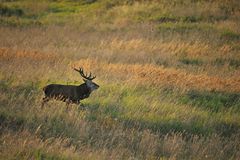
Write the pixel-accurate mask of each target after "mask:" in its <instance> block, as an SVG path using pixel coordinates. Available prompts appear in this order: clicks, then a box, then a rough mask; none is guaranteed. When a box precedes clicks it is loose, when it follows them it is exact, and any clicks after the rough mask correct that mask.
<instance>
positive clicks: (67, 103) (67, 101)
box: [66, 99, 71, 111]
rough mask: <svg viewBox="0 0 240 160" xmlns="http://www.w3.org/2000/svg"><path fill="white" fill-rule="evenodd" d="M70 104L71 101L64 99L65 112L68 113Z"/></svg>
mask: <svg viewBox="0 0 240 160" xmlns="http://www.w3.org/2000/svg"><path fill="white" fill-rule="evenodd" d="M70 103H71V101H70V100H68V99H66V111H68V108H69V105H70Z"/></svg>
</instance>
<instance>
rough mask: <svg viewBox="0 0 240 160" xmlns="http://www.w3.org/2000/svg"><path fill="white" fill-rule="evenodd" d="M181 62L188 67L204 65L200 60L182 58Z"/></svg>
mask: <svg viewBox="0 0 240 160" xmlns="http://www.w3.org/2000/svg"><path fill="white" fill-rule="evenodd" d="M180 62H181V63H183V64H186V65H198V66H199V65H202V64H203V61H201V60H199V59H189V58H182V59H180Z"/></svg>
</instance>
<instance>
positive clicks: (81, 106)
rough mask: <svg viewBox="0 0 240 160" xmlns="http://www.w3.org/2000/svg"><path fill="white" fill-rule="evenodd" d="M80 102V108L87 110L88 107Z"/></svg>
mask: <svg viewBox="0 0 240 160" xmlns="http://www.w3.org/2000/svg"><path fill="white" fill-rule="evenodd" d="M78 104H80V105H79V108H80V109H81V110H85V109H86V107H85V106H84V105H83V104H82V103H81V102H80V101H79V103H78Z"/></svg>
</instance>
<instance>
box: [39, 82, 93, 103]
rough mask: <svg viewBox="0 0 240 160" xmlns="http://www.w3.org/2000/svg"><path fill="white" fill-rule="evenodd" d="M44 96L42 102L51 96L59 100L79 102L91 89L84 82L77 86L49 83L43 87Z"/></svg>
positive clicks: (87, 95)
mask: <svg viewBox="0 0 240 160" xmlns="http://www.w3.org/2000/svg"><path fill="white" fill-rule="evenodd" d="M43 91H44V93H45V97H44V98H43V103H45V102H47V101H49V100H50V99H51V98H54V99H57V100H61V101H63V102H66V103H68V104H69V103H75V104H79V103H80V100H82V99H85V98H87V97H89V95H90V93H91V89H90V88H89V87H88V86H87V84H86V83H83V84H81V85H79V86H74V85H61V84H50V85H47V86H46V87H44V88H43Z"/></svg>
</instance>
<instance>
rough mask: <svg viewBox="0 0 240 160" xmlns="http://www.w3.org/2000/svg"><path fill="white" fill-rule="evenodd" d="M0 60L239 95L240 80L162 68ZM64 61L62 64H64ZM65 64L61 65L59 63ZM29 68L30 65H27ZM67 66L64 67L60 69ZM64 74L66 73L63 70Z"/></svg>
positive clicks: (43, 56) (46, 56)
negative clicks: (52, 66) (51, 65)
mask: <svg viewBox="0 0 240 160" xmlns="http://www.w3.org/2000/svg"><path fill="white" fill-rule="evenodd" d="M0 56H1V60H3V61H5V60H6V59H8V60H9V61H11V63H12V62H13V60H14V59H16V60H17V61H19V58H23V59H24V60H31V61H32V62H33V61H43V63H44V61H45V60H47V61H50V60H51V59H52V60H54V61H57V62H58V63H60V64H58V65H59V67H60V68H66V67H67V68H68V70H70V69H71V67H80V66H81V67H84V68H85V69H86V70H92V71H94V72H95V73H97V74H99V75H101V77H104V78H110V77H117V78H118V79H120V80H121V79H122V80H124V81H126V82H127V83H138V84H146V85H151V86H174V87H176V88H179V89H183V90H190V89H197V90H208V91H227V92H240V78H239V77H236V76H232V77H222V78H221V77H215V76H208V75H206V74H197V75H196V74H191V73H188V72H186V71H184V70H181V69H173V68H164V67H161V66H156V65H152V64H147V65H140V64H134V65H131V64H120V63H116V64H112V63H105V62H99V61H97V60H94V59H84V60H79V61H71V60H67V59H66V58H64V57H60V56H57V55H56V54H51V53H39V52H31V51H13V50H9V49H6V48H5V49H1V50H0ZM64 59H65V60H64ZM60 61H62V62H66V63H67V64H69V65H67V64H66V63H65V64H64V63H62V64H61V62H60ZM30 65H31V64H30ZM63 65H67V66H65V67H64V66H63ZM65 70H66V69H65Z"/></svg>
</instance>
